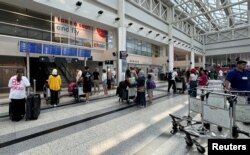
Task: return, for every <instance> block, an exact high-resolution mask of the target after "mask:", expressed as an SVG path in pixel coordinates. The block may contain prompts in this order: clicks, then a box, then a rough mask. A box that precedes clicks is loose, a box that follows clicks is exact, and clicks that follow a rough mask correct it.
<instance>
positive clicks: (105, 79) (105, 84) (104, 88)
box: [102, 69, 108, 95]
mask: <svg viewBox="0 0 250 155" xmlns="http://www.w3.org/2000/svg"><path fill="white" fill-rule="evenodd" d="M107 80H108V79H107V73H106V69H103V70H102V86H103V91H104V95H108V87H107Z"/></svg>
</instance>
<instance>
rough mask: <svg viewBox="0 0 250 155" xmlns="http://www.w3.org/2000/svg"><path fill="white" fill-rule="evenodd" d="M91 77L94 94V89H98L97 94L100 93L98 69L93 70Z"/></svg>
mask: <svg viewBox="0 0 250 155" xmlns="http://www.w3.org/2000/svg"><path fill="white" fill-rule="evenodd" d="M93 76H94V93H96V87H97V88H98V93H100V86H99V77H100V73H99V69H98V68H96V69H95V71H94V73H93Z"/></svg>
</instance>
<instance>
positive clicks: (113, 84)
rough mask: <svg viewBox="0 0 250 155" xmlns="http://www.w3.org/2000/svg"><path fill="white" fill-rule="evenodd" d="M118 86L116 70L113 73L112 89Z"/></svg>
mask: <svg viewBox="0 0 250 155" xmlns="http://www.w3.org/2000/svg"><path fill="white" fill-rule="evenodd" d="M115 85H116V68H114V69H113V71H112V87H114V86H115Z"/></svg>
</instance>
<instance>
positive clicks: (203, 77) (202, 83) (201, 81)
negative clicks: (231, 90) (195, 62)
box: [198, 69, 208, 86]
mask: <svg viewBox="0 0 250 155" xmlns="http://www.w3.org/2000/svg"><path fill="white" fill-rule="evenodd" d="M198 85H199V86H207V85H208V76H207V75H206V74H205V71H204V70H203V69H201V70H200V77H199V78H198Z"/></svg>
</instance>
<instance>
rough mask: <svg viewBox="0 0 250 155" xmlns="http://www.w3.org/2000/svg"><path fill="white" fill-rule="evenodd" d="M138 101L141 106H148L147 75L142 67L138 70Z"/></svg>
mask: <svg viewBox="0 0 250 155" xmlns="http://www.w3.org/2000/svg"><path fill="white" fill-rule="evenodd" d="M138 71H139V72H138V78H137V96H136V103H137V104H138V105H140V106H141V107H146V94H145V90H146V88H145V82H146V77H145V74H144V71H143V70H142V69H139V70H138Z"/></svg>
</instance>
